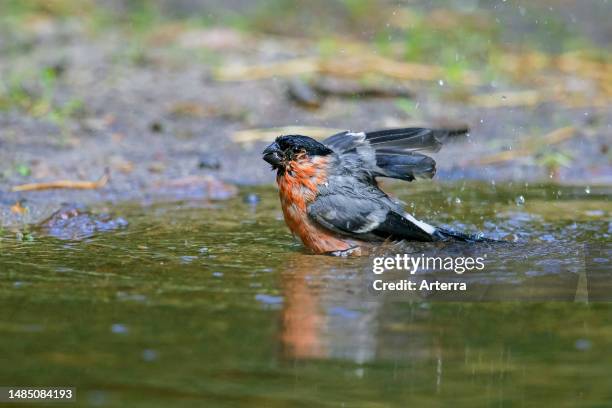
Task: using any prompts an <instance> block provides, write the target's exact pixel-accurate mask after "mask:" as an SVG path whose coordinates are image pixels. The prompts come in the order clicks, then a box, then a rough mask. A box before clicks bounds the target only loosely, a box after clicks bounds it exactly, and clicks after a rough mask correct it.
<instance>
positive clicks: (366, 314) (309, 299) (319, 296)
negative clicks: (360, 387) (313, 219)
mask: <svg viewBox="0 0 612 408" xmlns="http://www.w3.org/2000/svg"><path fill="white" fill-rule="evenodd" d="M371 274H372V271H371V259H369V258H367V257H363V258H356V259H350V258H349V259H339V258H333V257H325V256H313V255H304V254H295V255H294V256H292V257H291V258H290V260H289V261H288V262H287V263H286V269H285V270H284V271H283V273H282V274H281V276H282V290H283V294H284V297H285V302H284V305H283V310H282V329H281V336H280V339H281V343H282V350H283V356H284V357H285V358H290V359H341V360H348V361H352V362H355V363H366V362H371V361H374V360H376V359H379V358H382V359H387V358H392V359H397V358H415V357H419V356H417V355H416V354H419V355H420V357H421V358H422V357H426V356H428V355H429V354H430V353H429V351H428V348H427V347H423V346H424V345H425V343H427V342H429V341H428V340H427V339H426V338H423V336H422V333H421V334H419V333H416V332H411V331H409V330H406V329H408V328H409V327H410V324H411V321H414V319H415V318H416V317H421V318H422V317H424V316H422V315H423V314H427V313H429V311H428V310H427V309H425V308H419V307H415V305H414V304H410V303H405V302H385V301H384V299H383V298H382V297H373V296H371V295H369V294H368V285H369V284H371V283H370V280H369V278H370V277H369V275H371ZM415 350H418V351H415ZM409 354H410V355H409Z"/></svg>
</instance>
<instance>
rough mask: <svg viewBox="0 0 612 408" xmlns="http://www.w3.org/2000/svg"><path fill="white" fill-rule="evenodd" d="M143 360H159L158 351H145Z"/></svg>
mask: <svg viewBox="0 0 612 408" xmlns="http://www.w3.org/2000/svg"><path fill="white" fill-rule="evenodd" d="M142 359H143V360H144V361H155V360H157V351H155V350H152V349H145V350H143V351H142Z"/></svg>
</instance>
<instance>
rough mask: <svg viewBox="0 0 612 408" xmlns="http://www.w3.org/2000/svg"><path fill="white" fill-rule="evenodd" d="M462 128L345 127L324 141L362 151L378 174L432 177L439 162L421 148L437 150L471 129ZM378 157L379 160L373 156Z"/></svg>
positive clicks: (341, 149) (339, 150) (340, 148)
mask: <svg viewBox="0 0 612 408" xmlns="http://www.w3.org/2000/svg"><path fill="white" fill-rule="evenodd" d="M467 131H468V129H467V128H461V129H426V128H404V129H389V130H379V131H375V132H350V131H345V132H341V133H337V134H335V135H333V136H330V137H329V138H327V139H326V140H324V141H323V143H324V144H325V145H326V146H328V147H329V148H330V149H332V150H334V151H335V152H336V153H338V154H339V155H346V156H348V155H359V156H362V158H363V159H364V163H365V164H366V165H369V166H370V168H368V169H367V170H369V171H370V172H371V173H372V174H373V175H374V176H376V177H391V178H397V179H401V180H406V181H412V180H414V179H417V178H432V177H433V176H434V175H435V174H436V162H435V161H434V160H433V159H432V158H431V157H428V156H426V155H424V154H420V153H417V151H433V152H437V151H438V150H440V148H441V147H442V143H443V142H444V141H445V140H446V139H448V137H450V136H458V135H463V134H465V133H467ZM373 159H375V160H373Z"/></svg>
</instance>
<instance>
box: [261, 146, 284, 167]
mask: <svg viewBox="0 0 612 408" xmlns="http://www.w3.org/2000/svg"><path fill="white" fill-rule="evenodd" d="M262 153H263V159H264V160H265V161H267V162H268V163H270V164H271V165H272V167H273V168H277V167H280V164H281V160H282V157H283V156H282V151H281V149H280V146H279V145H278V144H277V143H276V142H274V143H272V144H271V145H270V146H268V147H266V149H265V150H264V151H263V152H262Z"/></svg>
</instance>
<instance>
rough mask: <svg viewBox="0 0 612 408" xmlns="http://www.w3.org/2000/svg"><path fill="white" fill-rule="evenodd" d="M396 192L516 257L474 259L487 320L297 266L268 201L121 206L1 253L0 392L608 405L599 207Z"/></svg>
mask: <svg viewBox="0 0 612 408" xmlns="http://www.w3.org/2000/svg"><path fill="white" fill-rule="evenodd" d="M409 188H410V189H409V190H400V189H397V186H391V190H393V191H394V192H395V193H396V194H397V195H399V196H400V197H401V198H402V199H404V200H405V201H406V202H410V203H413V204H414V205H413V206H411V207H413V208H412V210H413V211H414V212H415V214H416V215H417V216H418V217H419V218H421V219H423V220H427V221H430V222H432V223H436V224H444V225H447V226H450V227H453V228H456V229H461V230H468V231H484V232H485V233H486V234H488V235H491V236H494V237H497V238H501V237H504V236H505V237H508V236H511V235H512V234H514V235H515V237H516V238H517V239H518V244H503V245H500V246H496V245H493V246H477V247H472V248H471V249H470V251H473V252H475V253H479V251H482V252H486V253H487V254H488V255H489V258H490V260H491V264H490V265H488V266H487V268H486V269H485V270H484V271H481V272H479V273H478V274H474V275H470V274H468V273H466V274H464V275H463V278H465V279H466V280H467V281H471V283H473V284H474V285H475V286H477V287H480V288H485V289H486V288H494V289H495V290H494V291H493V292H494V293H495V295H493V296H489V297H487V298H485V299H483V298H477V299H473V300H489V301H487V302H483V301H475V302H466V301H460V302H446V301H437V299H436V298H435V297H434V298H428V297H416V298H401V299H398V297H401V296H402V295H399V296H398V295H395V296H384V295H383V296H374V295H372V294H371V293H369V292H368V290H367V285H368V279H369V278H370V277H371V275H372V263H371V262H372V261H371V259H369V258H359V259H352V258H348V259H342V258H332V257H326V256H313V255H308V254H306V253H304V252H303V251H302V249H301V246H300V245H299V244H297V243H296V242H294V241H293V240H292V238H291V236H290V235H289V233H288V231H287V230H286V228H285V226H284V224H283V221H282V219H281V214H280V210H279V205H278V199H277V197H276V192H275V190H274V189H272V188H262V189H249V190H244V191H243V192H242V196H241V197H239V198H236V199H234V200H230V201H227V202H220V203H210V204H209V203H193V202H188V203H170V204H156V205H146V206H144V205H138V204H131V205H123V206H120V207H118V208H114V209H113V210H114V211H115V212H116V213H118V214H119V215H121V216H122V217H124V218H125V219H127V220H128V221H129V223H130V224H129V227H127V228H126V229H121V230H117V231H114V232H109V233H104V234H99V235H96V236H94V237H91V238H88V239H85V240H81V241H68V240H59V239H56V238H50V237H43V236H40V235H39V234H37V232H36V231H34V240H33V241H31V242H27V241H18V240H16V239H15V238H14V234H12V233H9V232H5V233H4V236H3V238H2V240H1V241H0V308H1V310H2V317H0V350H1V351H0V385H21V386H25V385H30V386H35V385H39V386H73V387H76V388H77V398H78V402H77V404H71V406H103V407H110V406H130V407H156V406H173V407H176V406H220V407H224V406H228V407H229V406H231V407H234V406H265V407H269V406H287V405H292V406H304V407H312V406H347V407H382V406H398V407H403V406H407V404H408V402H410V403H412V404H415V406H421V407H422V406H445V405H452V406H458V407H474V406H496V407H507V406H551V405H553V404H554V405H557V406H564V407H565V406H607V405H609V404H610V401H611V400H612V379H611V378H610V367H612V354H611V353H610V349H611V346H612V304H611V303H605V302H594V301H593V299H589V290H588V288H589V286H588V284H587V283H585V282H584V271H585V262H587V263H588V258H589V256H590V255H589V251H592V250H593V248H595V249H596V250H598V251H599V252H598V255H597V256H591V258H593V259H594V260H595V261H594V262H595V263H596V264H597V265H599V267H600V272H601V270H604V272H607V269H606V268H608V266H609V262H610V258H609V257H608V256H609V254H610V252H609V246H608V247H606V245H607V244H609V242H610V236H611V235H612V224H611V223H610V213H611V212H612V204H611V203H610V201H609V200H610V191H609V189H607V190H606V189H603V188H599V189H598V188H594V187H591V188H585V187H580V188H578V187H576V188H569V187H558V186H524V185H519V186H517V185H514V186H513V185H504V186H495V185H490V184H471V183H468V184H464V183H455V184H452V185H441V184H434V183H421V184H416V185H414V186H409ZM407 191H410V194H409V195H408V193H407ZM253 193H256V194H258V195H259V197H260V198H261V200H260V201H259V202H258V203H256V204H248V203H247V201H246V200H244V196H246V195H247V194H253ZM251 201H256V200H251ZM406 250H410V251H412V252H414V253H421V252H427V253H435V252H436V251H438V252H444V251H446V250H447V248H445V247H440V246H436V245H434V244H425V245H423V244H421V246H410V245H408V246H407V247H406ZM450 250H453V251H457V250H458V249H456V248H451V249H450ZM464 250H465V248H463V249H459V251H464ZM585 259H587V261H585ZM586 269H588V268H586ZM562 274H564V275H568V276H570V277H576V279H575V281H574V280H572V279H570V280H572V283H571V284H570V286H571V285H574V284H575V286H574V287H572V288H571V290H569V291H568V293H569V295H567V293H566V294H565V295H567V296H565V295H563V296H560V297H559V296H557V295H558V294H557V293H556V292H554V291H555V290H556V289H554V288H556V287H557V286H556V283H558V281H557V280H556V279H557V277H558V275H562ZM581 279H582V280H581ZM533 282H537V285H535V286H536V289H535V290H534V289H533V287H534V286H533V285H531V283H533ZM525 288H529V289H525ZM547 288H552V289H550V292H549V290H548V289H547ZM485 292H486V291H485ZM526 292H528V293H529V294H531V295H533V298H530V297H529V296H527V299H524V298H523V297H522V295H524V294H525V293H526ZM487 293H488V292H487ZM507 293H511V294H512V296H510V297H506V298H504V294H507ZM605 294H606V293H604V295H605ZM608 294H610V293H608ZM548 295H550V299H557V300H556V301H541V300H546V299H548V298H547V296H548ZM600 295H601V293H600ZM498 298H499V299H502V298H503V299H505V300H512V301H505V302H499V301H495V300H496V299H498ZM601 298H602V299H603V298H605V296H603V297H601ZM534 299H536V300H540V301H537V302H534V301H527V300H534ZM559 299H564V300H563V301H559ZM596 300H597V299H596Z"/></svg>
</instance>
